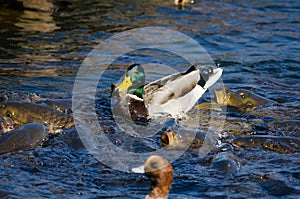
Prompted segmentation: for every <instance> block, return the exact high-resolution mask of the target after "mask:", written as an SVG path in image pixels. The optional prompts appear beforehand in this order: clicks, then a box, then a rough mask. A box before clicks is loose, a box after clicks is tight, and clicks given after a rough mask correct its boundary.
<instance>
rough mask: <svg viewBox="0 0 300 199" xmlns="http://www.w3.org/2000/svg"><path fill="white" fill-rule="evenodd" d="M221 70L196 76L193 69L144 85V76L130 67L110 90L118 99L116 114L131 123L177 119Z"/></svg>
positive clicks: (142, 72)
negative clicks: (163, 115)
mask: <svg viewBox="0 0 300 199" xmlns="http://www.w3.org/2000/svg"><path fill="white" fill-rule="evenodd" d="M222 71H223V70H222V69H220V68H217V69H212V68H209V69H206V70H203V72H202V73H201V74H200V72H199V70H198V69H196V67H195V66H191V67H190V68H189V69H188V70H187V71H186V72H179V73H175V74H172V75H169V76H166V77H163V78H161V79H159V80H156V81H153V82H151V83H149V84H146V85H145V72H144V69H143V67H142V66H140V65H139V64H133V65H130V66H129V68H128V69H127V71H126V73H125V76H124V78H123V81H122V82H121V83H120V84H119V85H113V86H112V90H113V91H112V95H113V96H118V97H119V98H120V100H119V103H118V104H117V105H116V107H117V108H116V110H121V111H122V112H123V113H125V114H126V115H129V116H130V117H131V119H132V120H133V121H137V120H141V119H142V120H145V119H146V120H148V119H151V118H154V117H157V116H160V115H162V114H167V115H170V116H171V117H173V118H181V116H182V114H184V113H186V112H188V111H189V110H190V109H191V108H192V107H193V106H194V105H195V104H196V103H197V101H198V100H199V98H200V97H201V96H202V95H203V93H204V92H205V91H206V90H207V89H208V88H209V87H210V86H211V85H213V84H214V83H215V82H216V81H217V80H218V79H219V78H220V77H221V74H222Z"/></svg>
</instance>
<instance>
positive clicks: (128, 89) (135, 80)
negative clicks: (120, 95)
mask: <svg viewBox="0 0 300 199" xmlns="http://www.w3.org/2000/svg"><path fill="white" fill-rule="evenodd" d="M144 84H145V72H144V68H143V67H141V66H140V65H139V64H132V65H130V66H129V67H128V69H127V71H126V73H125V76H124V79H123V81H122V82H121V84H119V85H118V86H117V89H118V90H119V91H120V92H125V93H129V94H134V95H136V96H138V97H140V98H142V95H143V93H144Z"/></svg>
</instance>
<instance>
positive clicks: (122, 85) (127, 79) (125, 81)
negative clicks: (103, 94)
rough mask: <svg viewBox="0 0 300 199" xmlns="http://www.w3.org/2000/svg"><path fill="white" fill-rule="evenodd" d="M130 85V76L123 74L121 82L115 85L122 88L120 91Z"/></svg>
mask: <svg viewBox="0 0 300 199" xmlns="http://www.w3.org/2000/svg"><path fill="white" fill-rule="evenodd" d="M131 85H132V82H131V80H130V77H127V76H126V75H125V77H124V80H123V81H122V83H121V84H119V85H118V86H117V88H118V89H119V90H122V91H127V89H128V88H129V87H130V86H131Z"/></svg>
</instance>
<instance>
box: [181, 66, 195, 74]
mask: <svg viewBox="0 0 300 199" xmlns="http://www.w3.org/2000/svg"><path fill="white" fill-rule="evenodd" d="M195 70H197V68H196V67H195V66H194V65H192V66H191V67H190V68H189V69H188V70H187V71H185V72H184V73H183V75H186V74H189V73H190V72H193V71H195Z"/></svg>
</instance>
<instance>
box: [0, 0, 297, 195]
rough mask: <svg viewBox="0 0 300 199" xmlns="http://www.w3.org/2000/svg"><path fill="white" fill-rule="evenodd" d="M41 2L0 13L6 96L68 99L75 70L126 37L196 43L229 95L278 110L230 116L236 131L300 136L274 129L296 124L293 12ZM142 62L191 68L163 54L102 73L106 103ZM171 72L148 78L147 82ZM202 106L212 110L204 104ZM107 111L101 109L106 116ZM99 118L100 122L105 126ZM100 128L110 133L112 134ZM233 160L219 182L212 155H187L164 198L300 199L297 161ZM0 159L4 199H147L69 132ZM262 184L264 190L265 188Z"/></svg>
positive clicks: (223, 4) (140, 180)
mask: <svg viewBox="0 0 300 199" xmlns="http://www.w3.org/2000/svg"><path fill="white" fill-rule="evenodd" d="M38 2H40V4H39V3H36V2H35V1H25V0H23V4H21V3H18V2H17V1H1V2H0V9H1V12H0V89H1V90H4V91H17V92H28V93H38V94H40V95H42V96H44V97H50V98H51V97H52V98H60V97H62V98H68V97H71V94H72V89H73V83H74V80H75V77H76V74H77V71H78V69H79V68H80V66H81V63H82V62H83V61H84V59H85V58H86V57H87V56H88V53H89V52H90V51H91V50H93V49H94V48H95V47H96V46H97V45H98V44H99V43H100V42H101V41H103V40H105V39H108V38H109V37H111V36H113V35H114V34H116V33H121V32H123V31H126V30H130V29H132V28H143V27H147V26H158V27H164V28H169V29H172V30H176V31H180V32H182V33H184V34H186V35H188V36H189V37H191V38H193V39H195V40H196V41H197V42H199V44H201V46H202V47H203V48H205V49H206V51H207V52H208V54H209V55H210V56H211V57H212V59H213V60H214V62H215V63H216V64H218V65H219V66H220V67H222V68H223V70H224V72H223V75H222V80H223V82H224V84H225V85H226V86H228V87H229V88H231V89H233V90H235V89H241V88H243V89H247V90H250V91H252V92H255V93H256V94H259V95H261V96H264V97H266V98H268V99H270V100H272V101H274V102H276V103H278V104H279V105H278V106H276V107H267V109H266V110H265V111H264V112H263V115H258V116H251V115H247V114H242V115H240V114H238V113H235V112H234V111H233V113H232V112H231V114H228V118H229V119H231V121H233V123H238V122H240V123H243V124H245V125H247V124H256V125H257V126H259V127H261V128H260V130H259V131H260V132H261V131H263V133H265V134H271V133H270V129H269V128H266V127H265V126H270V125H271V127H272V129H273V131H275V132H279V131H280V132H281V133H282V132H283V133H284V134H286V135H292V136H299V126H298V124H299V122H298V123H297V122H295V123H293V122H292V123H291V125H289V126H288V127H285V126H281V125H280V124H279V123H278V122H280V121H287V120H296V121H299V120H300V108H299V105H300V102H299V99H300V90H299V87H300V81H299V80H300V75H299V74H300V73H299V72H300V59H299V55H300V48H299V46H300V45H299V36H300V15H299V13H300V4H299V1H251V2H248V1H195V3H194V4H193V5H186V6H184V7H183V8H181V9H180V8H178V7H177V6H175V5H173V2H172V1H171V0H170V1H159V0H153V1H146V0H141V1H130V0H127V1H118V0H116V1H91V0H85V1H72V0H70V1H68V2H53V1H49V2H48V1H46V0H45V1H42V0H41V1H38ZM158 40H159V38H158ZM191 53H193V51H191ZM137 61H138V62H140V63H143V64H147V62H148V64H149V62H150V64H152V65H155V64H157V65H159V64H165V65H168V66H172V68H174V69H178V70H185V69H186V68H187V67H188V66H187V65H186V64H185V62H184V61H182V60H180V59H178V57H176V56H173V55H170V54H168V53H163V52H161V51H151V50H145V51H136V52H131V53H128V54H125V55H123V56H122V57H120V58H119V59H118V60H116V61H115V62H114V64H113V65H112V66H110V68H109V70H107V71H106V73H105V76H104V79H103V82H102V84H99V90H100V93H101V92H102V93H104V94H102V95H101V97H103V96H107V97H108V96H109V94H108V93H107V92H105V89H109V88H110V83H113V82H116V81H118V80H119V78H121V76H122V75H123V72H124V71H125V70H126V68H127V66H128V64H131V63H134V62H137ZM169 72H170V71H159V72H158V71H156V70H155V69H153V70H152V71H149V73H150V74H153V76H156V75H162V74H167V73H169ZM150 79H151V77H150ZM101 100H102V101H101ZM205 100H210V96H209V95H208V94H206V95H205V96H204V101H205ZM103 101H105V100H104V99H103V98H102V99H100V101H98V102H96V105H97V106H96V107H97V108H98V112H101V113H102V112H103V111H105V109H101V108H99V107H101V103H103ZM99 104H100V105H99ZM98 105H99V106H98ZM102 105H103V104H102ZM107 114H109V113H107ZM105 116H106V115H105V114H100V116H99V118H100V119H103V120H109V119H110V117H109V116H108V117H107V118H105ZM106 124H107V126H106V128H107V131H108V132H110V131H113V130H114V128H113V127H111V126H109V124H110V123H109V122H107V123H106ZM229 127H230V125H229ZM235 154H236V155H237V156H238V158H239V159H240V162H241V164H242V166H241V169H240V170H239V172H238V174H237V175H236V176H234V177H231V178H224V177H223V176H219V175H217V174H216V172H215V170H213V169H211V168H210V166H209V164H210V161H209V159H210V158H211V156H213V155H214V154H209V155H208V157H207V158H206V159H205V158H204V159H203V158H199V157H198V155H197V153H195V152H186V153H184V154H183V155H182V156H181V157H180V158H179V159H178V160H176V161H174V162H173V163H172V165H173V167H174V171H175V173H174V179H173V187H172V190H171V192H170V196H169V197H170V198H273V197H277V196H278V197H284V198H298V197H299V193H300V192H299V191H300V187H299V184H300V166H299V165H300V156H299V152H296V153H292V154H284V155H283V154H278V153H275V152H271V151H267V150H263V149H262V148H255V149H235ZM0 158H1V164H0V176H1V180H0V196H4V197H7V198H61V197H65V198H77V197H78V198H143V196H144V195H146V193H147V192H148V190H149V187H150V183H149V180H148V179H147V177H145V176H143V175H139V174H132V173H126V172H122V171H118V170H115V169H113V168H110V167H108V166H106V165H104V164H102V163H101V162H99V161H98V160H96V159H95V158H94V157H93V156H92V155H91V154H90V153H89V152H88V151H87V150H86V149H85V148H84V147H83V146H82V145H81V144H80V140H79V138H78V136H77V134H76V132H75V130H74V129H72V130H69V131H67V132H64V133H62V134H58V135H52V136H50V138H49V140H48V141H47V142H45V143H44V144H43V145H42V146H39V147H37V148H35V149H32V150H25V151H20V152H15V153H11V154H2V155H1V156H0ZM265 175H267V176H269V178H270V179H271V180H267V183H266V182H265V181H264V176H265ZM282 195H283V196H282Z"/></svg>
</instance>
